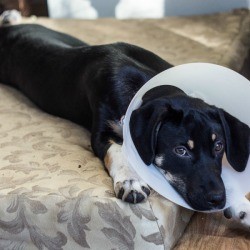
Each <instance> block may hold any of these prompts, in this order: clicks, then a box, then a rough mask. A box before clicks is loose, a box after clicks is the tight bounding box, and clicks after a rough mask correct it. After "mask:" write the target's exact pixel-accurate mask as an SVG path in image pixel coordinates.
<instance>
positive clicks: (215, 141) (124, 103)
mask: <svg viewBox="0 0 250 250" xmlns="http://www.w3.org/2000/svg"><path fill="white" fill-rule="evenodd" d="M0 58H1V60H0V81H1V82H3V83H5V84H9V85H11V86H14V87H15V88H18V89H19V90H21V91H22V92H23V93H24V94H25V95H27V96H28V97H29V98H30V99H31V100H32V101H33V102H34V103H36V104H37V105H38V106H39V107H40V108H41V109H43V110H45V111H46V112H48V113H51V114H53V115H57V116H61V117H63V118H66V119H70V120H72V121H74V122H76V123H79V124H81V125H83V126H84V127H86V128H88V129H89V130H90V131H91V134H92V135H91V145H92V148H93V150H94V152H95V154H96V155H97V156H98V157H99V158H100V159H101V160H102V161H103V162H104V165H105V167H106V168H107V170H108V172H109V174H110V175H111V177H112V178H113V180H114V190H115V193H116V195H117V197H118V198H121V199H123V200H125V201H128V202H133V203H136V202H140V201H142V200H144V199H145V198H146V197H147V196H148V195H149V193H150V191H149V188H148V187H147V185H146V184H145V183H144V182H143V181H142V180H141V179H140V178H139V177H138V176H137V175H136V174H135V173H134V172H133V171H132V170H130V169H129V167H128V164H127V161H126V159H125V157H124V156H123V154H122V152H121V144H122V136H121V133H120V128H119V121H120V119H121V117H122V116H123V115H124V114H125V112H126V109H127V107H128V105H129V102H130V101H131V99H132V98H133V96H134V95H135V93H136V92H137V91H138V89H139V88H140V87H141V86H142V85H143V84H144V83H145V82H147V81H148V80H149V79H150V78H152V77H153V76H155V75H156V74H158V73H160V72H162V71H163V70H166V69H168V68H169V67H171V65H170V64H169V63H167V62H165V61H164V60H162V59H161V58H160V57H158V56H156V55H155V54H153V53H151V52H149V51H147V50H144V49H142V48H139V47H137V46H133V45H130V44H125V43H116V44H109V45H100V46H89V45H87V44H85V43H83V42H82V41H79V40H78V39H75V38H72V37H70V36H68V35H65V34H61V33H58V32H55V31H52V30H49V29H46V28H44V27H42V26H38V25H18V26H6V27H1V28H0ZM130 126H131V135H132V139H133V141H134V143H135V146H136V148H137V150H138V153H139V154H140V156H141V158H142V159H143V161H144V162H145V163H146V164H147V165H149V164H150V163H154V164H155V165H156V166H157V167H159V168H161V169H162V170H163V171H164V172H165V173H166V176H167V178H168V179H169V181H170V183H171V184H172V185H173V186H174V188H175V189H176V190H177V191H178V192H179V193H180V194H181V195H182V196H183V198H184V199H185V200H186V201H187V202H188V203H189V204H190V205H191V206H192V207H193V208H195V209H198V210H213V209H217V208H223V207H224V205H225V202H226V193H225V187H224V184H223V181H222V179H221V176H220V174H221V160H222V156H223V154H224V150H225V152H226V154H227V158H228V160H229V162H230V163H231V165H232V166H233V167H234V168H235V169H236V170H237V171H243V170H244V169H245V167H246V164H247V160H248V156H249V135H250V130H249V127H248V126H246V125H245V124H243V123H241V122H240V121H238V120H237V119H235V118H234V117H232V116H230V115H229V114H228V113H226V112H224V111H223V110H221V109H218V108H216V107H214V106H210V105H208V104H206V103H204V102H203V101H202V100H199V99H195V98H191V97H188V96H186V95H185V94H184V93H183V91H181V90H180V89H178V88H175V87H172V86H161V87H157V88H155V89H152V90H150V91H149V92H147V93H146V95H145V96H144V97H143V104H142V106H141V107H140V108H139V109H137V110H135V111H134V112H133V114H132V116H131V124H130ZM197 131H202V134H200V133H199V132H198V133H197ZM236 149H237V150H238V152H236ZM247 209H248V210H249V211H246V214H245V216H243V217H244V218H243V217H242V216H241V217H240V215H239V214H238V212H237V214H235V215H234V217H235V218H236V219H239V220H240V221H242V220H243V219H244V220H246V217H247V216H248V220H249V221H247V223H245V224H246V225H250V219H249V216H250V214H247V213H249V212H250V209H249V207H248V208H247ZM247 209H245V210H247ZM245 210H244V211H243V212H245ZM233 211H235V210H233ZM240 212H242V211H240ZM227 214H229V213H227ZM232 214H233V213H232ZM241 215H242V214H241Z"/></svg>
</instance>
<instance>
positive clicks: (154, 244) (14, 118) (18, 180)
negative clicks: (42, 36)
mask: <svg viewBox="0 0 250 250" xmlns="http://www.w3.org/2000/svg"><path fill="white" fill-rule="evenodd" d="M249 19H250V18H249V13H248V12H246V11H240V12H235V13H229V14H219V15H211V16H204V17H192V18H191V17H190V18H167V19H161V20H137V21H136V20H128V21H117V20H113V19H108V20H94V21H79V20H56V21H55V20H49V19H37V20H36V19H35V20H34V19H28V20H25V21H24V22H36V23H41V24H44V25H46V26H48V27H51V28H54V29H56V30H61V31H64V32H67V33H69V34H72V35H75V36H77V37H78V38H80V39H83V40H85V41H86V42H89V43H91V44H98V43H108V42H115V41H117V40H119V41H126V42H131V43H134V44H137V45H140V46H142V47H144V48H148V49H150V50H152V51H154V52H155V53H157V54H158V55H160V56H162V57H163V58H165V59H168V61H170V62H171V63H173V64H180V63H185V62H191V61H203V62H213V63H218V64H222V65H226V66H229V67H231V68H233V69H236V70H239V69H240V67H241V65H242V64H243V61H244V58H245V56H246V53H247V49H248V48H249V47H250V46H249V42H250V41H249V34H250V32H249V27H250V26H249V25H248V24H249ZM247 28H248V29H247ZM0 60H1V59H0ZM31 73H32V72H31ZM191 215H192V212H190V211H188V210H186V209H183V208H180V207H178V206H176V205H175V204H173V203H171V202H169V201H167V200H166V199H164V198H162V197H161V196H159V195H158V194H156V193H153V194H152V195H151V196H150V197H149V199H148V201H146V202H144V203H142V204H138V205H133V204H127V203H124V202H122V201H120V200H118V199H116V198H115V196H114V191H113V188H112V181H111V178H110V177H109V176H108V174H107V173H106V171H105V170H104V168H103V166H102V164H101V162H100V161H99V159H97V158H96V157H95V156H94V155H93V152H92V150H91V147H90V141H89V132H88V131H86V130H85V129H84V128H82V127H80V126H78V125H76V124H73V123H71V122H69V121H66V120H63V119H60V118H58V117H54V116H51V115H48V114H46V113H44V112H42V111H41V110H39V109H38V108H37V107H36V106H35V105H33V104H32V103H31V102H30V101H29V100H27V99H26V98H25V97H24V96H23V95H22V94H20V93H19V92H18V91H16V90H14V89H12V88H10V87H7V86H5V85H0V249H55V250H57V249H88V248H90V249H128V250H131V249H150V250H151V249H170V248H172V247H173V246H174V245H175V243H176V242H177V241H178V239H179V238H180V237H181V236H182V234H183V231H184V229H185V227H186V225H187V224H188V222H189V220H190V217H191ZM185 235H186V234H185ZM185 237H186V236H185ZM185 237H184V239H185ZM186 243H187V242H184V243H183V244H186ZM178 247H180V245H179V246H178Z"/></svg>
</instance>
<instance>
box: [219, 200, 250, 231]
mask: <svg viewBox="0 0 250 250" xmlns="http://www.w3.org/2000/svg"><path fill="white" fill-rule="evenodd" d="M224 216H225V217H226V218H228V219H233V220H234V221H235V222H237V223H239V224H241V225H242V226H244V227H245V228H246V229H248V230H250V202H249V201H248V200H247V199H245V200H244V201H242V202H241V203H238V204H237V205H235V206H231V207H229V208H227V209H226V210H225V211H224Z"/></svg>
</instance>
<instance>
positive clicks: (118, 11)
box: [48, 0, 250, 19]
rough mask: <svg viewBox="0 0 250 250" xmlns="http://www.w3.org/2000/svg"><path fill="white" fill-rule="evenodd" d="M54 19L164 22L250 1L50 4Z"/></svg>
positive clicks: (52, 0)
mask: <svg viewBox="0 0 250 250" xmlns="http://www.w3.org/2000/svg"><path fill="white" fill-rule="evenodd" d="M48 7H49V14H50V16H51V17H54V18H62V17H65V18H70V17H72V18H73V17H74V18H89V19H93V18H97V17H114V16H116V17H117V18H144V17H145V18H147V17H151V18H160V17H163V16H175V15H198V14H208V13H214V12H225V11H230V10H232V9H235V8H249V9H250V0H48Z"/></svg>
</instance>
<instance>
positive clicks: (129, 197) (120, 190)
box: [104, 143, 150, 203]
mask: <svg viewBox="0 0 250 250" xmlns="http://www.w3.org/2000/svg"><path fill="white" fill-rule="evenodd" d="M104 162H105V166H106V168H107V170H108V171H109V174H110V176H111V177H112V178H113V181H114V191H115V194H116V197H117V198H119V199H121V200H123V201H126V202H130V203H138V202H141V201H143V200H145V199H146V198H147V197H148V196H149V194H150V189H149V187H148V186H147V184H146V183H145V182H144V181H142V180H141V178H140V177H139V176H138V175H137V174H136V173H135V171H134V170H132V169H131V168H129V166H128V162H127V160H126V158H125V157H124V155H123V153H122V151H121V145H119V144H116V143H112V145H111V146H110V148H109V149H108V152H107V154H106V157H105V159H104Z"/></svg>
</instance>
